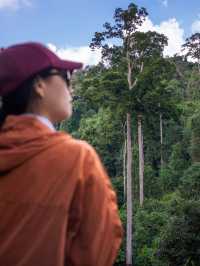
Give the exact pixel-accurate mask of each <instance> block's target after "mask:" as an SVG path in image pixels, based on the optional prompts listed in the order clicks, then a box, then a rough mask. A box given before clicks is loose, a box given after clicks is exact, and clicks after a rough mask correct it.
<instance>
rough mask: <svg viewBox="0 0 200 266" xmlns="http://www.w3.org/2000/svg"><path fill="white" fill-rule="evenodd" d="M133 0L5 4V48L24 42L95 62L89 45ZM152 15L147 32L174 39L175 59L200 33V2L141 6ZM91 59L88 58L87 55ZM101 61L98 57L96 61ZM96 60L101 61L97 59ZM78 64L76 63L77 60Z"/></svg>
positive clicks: (0, 24) (0, 41) (0, 6)
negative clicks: (115, 11)
mask: <svg viewBox="0 0 200 266" xmlns="http://www.w3.org/2000/svg"><path fill="white" fill-rule="evenodd" d="M130 2H131V1H127V0H72V1H68V0H0V46H8V45H11V44H13V43H18V42H23V41H30V40H31V41H40V42H43V43H45V44H48V45H49V46H50V47H51V48H52V49H53V50H55V51H56V52H58V54H59V55H60V56H62V57H66V56H68V57H70V56H71V57H78V56H80V59H82V60H85V61H87V60H88V61H89V62H90V61H91V62H92V61H95V60H97V58H98V57H99V54H96V55H93V57H94V58H93V57H92V55H91V54H90V52H89V50H88V45H89V43H90V41H91V38H92V36H93V34H94V32H95V31H101V30H102V25H103V23H104V22H106V21H109V22H110V21H112V16H113V12H114V10H115V8H117V7H122V8H127V6H128V4H129V3H130ZM133 2H134V3H135V4H137V5H138V6H139V7H141V6H143V7H145V8H146V9H147V11H148V13H149V17H148V19H147V22H146V24H145V27H144V31H145V30H157V31H159V32H163V33H165V34H166V35H167V36H168V38H169V39H170V43H169V47H168V48H167V50H166V54H170V55H171V54H173V52H174V53H175V52H177V51H178V47H179V46H180V45H181V43H183V41H184V40H185V38H186V37H188V36H190V35H191V34H192V33H193V32H195V31H200V0H190V1H188V0H137V1H133ZM86 53H88V55H86ZM95 56H96V57H95ZM95 58H96V59H95ZM73 59H74V58H73Z"/></svg>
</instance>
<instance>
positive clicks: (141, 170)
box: [138, 114, 144, 206]
mask: <svg viewBox="0 0 200 266" xmlns="http://www.w3.org/2000/svg"><path fill="white" fill-rule="evenodd" d="M138 145H139V181H140V182H139V183H140V206H143V203H144V151H143V135H142V115H140V114H139V115H138Z"/></svg>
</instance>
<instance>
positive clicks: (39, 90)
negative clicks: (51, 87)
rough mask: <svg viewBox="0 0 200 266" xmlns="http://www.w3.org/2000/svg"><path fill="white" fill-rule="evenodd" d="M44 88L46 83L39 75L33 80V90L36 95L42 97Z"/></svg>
mask: <svg viewBox="0 0 200 266" xmlns="http://www.w3.org/2000/svg"><path fill="white" fill-rule="evenodd" d="M45 88H46V84H45V82H44V80H43V79H42V78H40V77H38V78H36V79H35V81H34V92H35V94H36V96H37V97H39V98H44V96H45Z"/></svg>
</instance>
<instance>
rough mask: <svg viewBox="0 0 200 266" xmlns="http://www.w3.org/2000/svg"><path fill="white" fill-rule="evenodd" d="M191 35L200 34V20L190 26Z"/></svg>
mask: <svg viewBox="0 0 200 266" xmlns="http://www.w3.org/2000/svg"><path fill="white" fill-rule="evenodd" d="M191 31H192V33H196V32H200V19H197V20H195V21H194V22H193V23H192V26H191Z"/></svg>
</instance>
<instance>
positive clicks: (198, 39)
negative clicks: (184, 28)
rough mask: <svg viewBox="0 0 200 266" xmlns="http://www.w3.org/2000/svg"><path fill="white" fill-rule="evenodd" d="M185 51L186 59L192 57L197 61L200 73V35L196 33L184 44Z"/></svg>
mask: <svg viewBox="0 0 200 266" xmlns="http://www.w3.org/2000/svg"><path fill="white" fill-rule="evenodd" d="M182 47H183V50H185V51H186V57H188V56H190V57H191V58H193V59H196V60H197V65H198V70H199V73H200V33H195V34H193V35H192V36H191V37H189V38H187V39H186V42H185V43H184V44H183V46H182Z"/></svg>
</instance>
